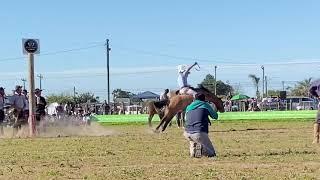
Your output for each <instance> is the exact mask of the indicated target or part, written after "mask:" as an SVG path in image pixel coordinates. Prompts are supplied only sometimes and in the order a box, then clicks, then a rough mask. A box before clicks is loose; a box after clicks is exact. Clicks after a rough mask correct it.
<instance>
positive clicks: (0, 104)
mask: <svg viewBox="0 0 320 180" xmlns="http://www.w3.org/2000/svg"><path fill="white" fill-rule="evenodd" d="M4 99H5V93H4V88H3V87H0V136H3V134H4V133H3V124H2V123H3V120H4V118H5V115H4V105H5V103H4Z"/></svg>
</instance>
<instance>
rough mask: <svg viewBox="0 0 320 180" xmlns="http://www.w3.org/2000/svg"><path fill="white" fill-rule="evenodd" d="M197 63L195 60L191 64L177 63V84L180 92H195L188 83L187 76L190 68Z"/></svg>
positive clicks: (191, 93) (192, 93)
mask: <svg viewBox="0 0 320 180" xmlns="http://www.w3.org/2000/svg"><path fill="white" fill-rule="evenodd" d="M197 64H198V63H197V62H195V63H194V64H192V65H191V66H185V65H179V66H178V86H179V88H180V91H179V93H180V94H189V95H195V94H196V92H195V91H194V90H193V88H192V87H191V86H190V85H189V84H188V76H189V74H190V70H191V69H192V68H193V67H194V66H195V65H197Z"/></svg>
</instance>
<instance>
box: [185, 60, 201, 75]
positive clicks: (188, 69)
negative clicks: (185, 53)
mask: <svg viewBox="0 0 320 180" xmlns="http://www.w3.org/2000/svg"><path fill="white" fill-rule="evenodd" d="M197 64H198V63H197V62H195V63H194V64H192V65H191V66H189V67H188V68H187V70H186V71H185V72H184V74H188V73H189V71H190V70H191V69H192V68H193V67H194V66H195V65H197Z"/></svg>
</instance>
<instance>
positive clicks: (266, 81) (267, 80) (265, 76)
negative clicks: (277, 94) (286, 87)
mask: <svg viewBox="0 0 320 180" xmlns="http://www.w3.org/2000/svg"><path fill="white" fill-rule="evenodd" d="M265 81H266V97H268V80H267V76H265Z"/></svg>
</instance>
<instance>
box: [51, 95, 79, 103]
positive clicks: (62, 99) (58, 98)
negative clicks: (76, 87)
mask: <svg viewBox="0 0 320 180" xmlns="http://www.w3.org/2000/svg"><path fill="white" fill-rule="evenodd" d="M46 98H47V101H48V103H49V104H50V103H54V102H57V103H60V104H66V103H73V102H74V99H73V97H72V96H69V95H65V94H50V95H48V96H47V97H46Z"/></svg>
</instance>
